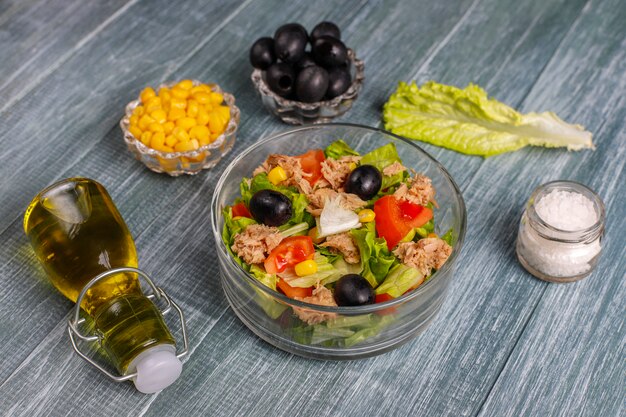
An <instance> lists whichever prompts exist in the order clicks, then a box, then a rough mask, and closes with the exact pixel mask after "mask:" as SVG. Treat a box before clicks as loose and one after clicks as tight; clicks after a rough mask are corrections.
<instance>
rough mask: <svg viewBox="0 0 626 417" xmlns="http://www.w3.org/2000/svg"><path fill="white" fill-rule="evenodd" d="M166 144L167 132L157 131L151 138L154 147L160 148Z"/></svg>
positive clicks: (151, 145) (151, 144)
mask: <svg viewBox="0 0 626 417" xmlns="http://www.w3.org/2000/svg"><path fill="white" fill-rule="evenodd" d="M164 144H165V133H163V132H156V133H154V134H153V135H152V138H151V139H150V147H151V148H153V149H159V148H161V147H162V146H163V145H164Z"/></svg>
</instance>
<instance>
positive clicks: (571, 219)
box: [516, 181, 605, 283]
mask: <svg viewBox="0 0 626 417" xmlns="http://www.w3.org/2000/svg"><path fill="white" fill-rule="evenodd" d="M604 219H605V213H604V203H603V202H602V200H601V199H600V197H599V196H598V195H597V194H596V193H594V192H593V191H592V190H590V189H589V188H588V187H586V186H584V185H582V184H579V183H577V182H572V181H553V182H549V183H546V184H543V185H541V186H539V187H537V188H536V189H535V190H534V191H533V193H532V194H531V196H530V199H529V201H528V204H527V205H526V210H524V213H523V214H522V218H521V221H520V226H519V231H518V235H517V244H516V252H517V259H518V260H519V262H520V263H521V264H522V266H523V267H524V268H526V270H527V271H528V272H530V273H531V274H533V275H534V276H535V277H537V278H539V279H542V280H544V281H550V282H558V283H563V282H573V281H578V280H580V279H583V278H585V277H586V276H587V275H589V274H590V273H591V272H592V271H593V269H594V268H595V267H596V264H597V263H598V259H599V258H600V252H601V251H602V242H601V241H602V236H603V234H604Z"/></svg>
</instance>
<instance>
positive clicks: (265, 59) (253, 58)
mask: <svg viewBox="0 0 626 417" xmlns="http://www.w3.org/2000/svg"><path fill="white" fill-rule="evenodd" d="M274 62H276V55H275V54H274V39H272V38H259V39H257V41H256V42H254V44H253V45H252V48H250V63H251V64H252V66H253V67H254V68H258V69H261V70H266V69H267V68H269V66H270V65H272V64H273V63H274Z"/></svg>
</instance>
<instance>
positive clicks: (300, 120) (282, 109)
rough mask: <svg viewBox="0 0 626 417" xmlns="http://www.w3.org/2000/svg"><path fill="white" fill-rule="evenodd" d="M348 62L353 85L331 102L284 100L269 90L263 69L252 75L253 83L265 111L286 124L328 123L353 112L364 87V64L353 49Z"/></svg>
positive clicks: (350, 51) (349, 52) (256, 70)
mask: <svg viewBox="0 0 626 417" xmlns="http://www.w3.org/2000/svg"><path fill="white" fill-rule="evenodd" d="M348 59H349V60H350V64H351V65H350V73H351V75H352V84H351V85H350V87H349V88H348V89H347V90H346V92H345V93H343V94H342V95H340V96H337V97H335V98H333V99H332V100H327V101H320V102H317V103H303V102H301V101H294V100H288V99H286V98H283V97H281V96H279V95H278V94H276V93H274V92H273V91H272V90H271V89H270V88H269V86H268V85H267V83H266V82H265V71H261V70H260V69H255V70H254V71H253V72H252V83H253V84H254V88H255V89H256V91H257V92H258V93H259V95H260V96H261V100H262V102H263V105H264V106H265V108H266V109H267V110H268V111H269V112H270V113H272V114H274V115H276V116H278V117H279V118H280V119H281V120H282V121H283V122H285V123H289V124H292V125H303V124H317V123H327V122H330V121H331V120H332V119H334V118H335V117H337V116H341V115H342V114H344V113H345V112H347V111H348V110H350V108H351V107H352V103H353V102H354V100H356V99H357V97H358V95H359V92H360V91H361V88H362V86H363V80H364V79H365V75H364V71H365V64H364V63H363V61H361V60H359V59H357V57H356V55H355V53H354V51H353V50H352V49H348Z"/></svg>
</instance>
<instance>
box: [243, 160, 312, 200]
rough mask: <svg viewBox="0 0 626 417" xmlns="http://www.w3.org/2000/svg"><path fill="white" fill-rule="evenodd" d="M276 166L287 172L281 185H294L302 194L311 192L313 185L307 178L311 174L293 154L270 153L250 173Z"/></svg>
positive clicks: (267, 170)
mask: <svg viewBox="0 0 626 417" xmlns="http://www.w3.org/2000/svg"><path fill="white" fill-rule="evenodd" d="M277 166H280V167H281V168H282V169H284V170H285V174H287V179H286V180H285V181H283V182H282V184H283V185H287V186H290V185H294V186H296V187H297V188H298V190H299V191H300V192H301V193H303V194H310V193H311V192H313V187H312V186H311V184H310V183H309V181H308V179H307V178H308V177H310V176H311V174H307V173H306V172H304V170H303V169H302V165H301V164H300V160H299V159H298V158H296V157H293V156H287V155H279V154H271V155H270V156H268V157H267V159H266V160H265V162H263V164H262V165H260V166H259V167H257V168H256V169H255V170H254V171H253V172H252V175H253V176H254V175H258V174H261V173H268V172H270V171H271V170H272V169H273V168H275V167H277Z"/></svg>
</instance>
